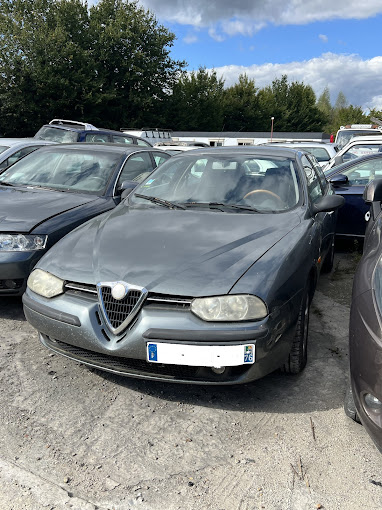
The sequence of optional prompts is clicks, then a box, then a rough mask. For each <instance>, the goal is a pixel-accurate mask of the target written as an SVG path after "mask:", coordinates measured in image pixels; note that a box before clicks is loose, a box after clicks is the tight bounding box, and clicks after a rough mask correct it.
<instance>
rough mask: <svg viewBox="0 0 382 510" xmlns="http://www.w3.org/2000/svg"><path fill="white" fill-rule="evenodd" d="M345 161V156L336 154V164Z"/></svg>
mask: <svg viewBox="0 0 382 510" xmlns="http://www.w3.org/2000/svg"><path fill="white" fill-rule="evenodd" d="M343 162H344V158H343V157H342V156H341V155H339V156H335V158H334V166H337V165H340V164H341V163H343Z"/></svg>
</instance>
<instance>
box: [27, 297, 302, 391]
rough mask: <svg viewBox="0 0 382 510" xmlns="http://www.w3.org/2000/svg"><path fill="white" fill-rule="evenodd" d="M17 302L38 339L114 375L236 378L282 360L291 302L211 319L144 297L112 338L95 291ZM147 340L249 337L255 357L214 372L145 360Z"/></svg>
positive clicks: (210, 380)
mask: <svg viewBox="0 0 382 510" xmlns="http://www.w3.org/2000/svg"><path fill="white" fill-rule="evenodd" d="M23 303H24V312H25V315H26V318H27V320H28V321H29V322H30V324H31V325H32V326H34V327H35V328H36V329H37V331H38V332H39V336H40V340H41V342H42V343H43V344H44V345H45V346H46V347H48V348H50V349H51V350H53V351H55V352H57V353H58V354H61V355H63V356H66V357H68V358H71V359H73V360H76V361H79V362H81V363H84V364H86V365H89V366H92V367H95V368H99V369H102V370H106V371H109V372H113V373H116V374H119V375H126V376H131V377H137V378H144V379H153V380H162V381H171V382H182V383H199V384H238V383H246V382H249V381H252V380H255V379H259V378H261V377H263V376H265V375H267V374H268V373H270V372H272V371H274V370H276V369H277V368H279V367H280V366H281V365H282V364H283V363H284V362H285V361H286V359H287V357H288V354H289V352H290V348H291V344H292V340H293V336H294V330H295V327H294V326H295V321H294V322H291V319H290V318H291V312H290V305H286V306H285V307H280V308H278V310H277V317H272V316H269V317H267V319H265V320H262V321H258V322H246V323H221V324H216V323H208V322H204V321H202V320H200V319H198V318H197V317H196V316H195V315H194V314H192V313H191V312H190V310H189V309H184V307H183V308H182V307H176V306H160V305H155V304H154V305H152V304H150V305H147V304H146V305H145V306H143V308H142V309H141V311H140V312H139V314H138V315H137V318H136V319H135V322H133V323H132V324H131V325H130V327H129V329H127V331H124V332H123V333H122V334H121V335H120V336H119V337H115V336H113V335H112V334H111V333H110V331H109V330H108V329H107V327H106V326H105V324H104V322H103V318H102V315H101V313H100V311H99V306H98V299H97V296H96V295H90V294H89V295H86V296H85V295H84V293H81V292H75V291H73V292H66V293H65V294H63V295H61V296H57V297H55V298H53V299H45V298H43V297H41V296H38V295H36V294H35V293H33V292H31V291H30V290H29V289H27V291H26V293H25V294H24V296H23ZM284 308H285V309H284ZM296 320H297V317H296ZM152 342H154V343H155V342H158V343H162V344H171V345H174V344H175V345H181V346H185V345H187V346H188V345H190V346H210V347H215V346H216V347H217V346H223V347H224V346H235V345H237V346H246V345H248V344H251V345H254V347H255V362H254V363H253V364H241V365H237V366H231V367H226V368H225V370H224V372H223V373H220V374H219V373H215V372H214V371H213V370H212V368H211V367H206V366H189V365H180V364H169V363H166V364H163V363H152V362H150V361H148V354H147V352H148V348H147V346H148V343H152ZM243 350H244V348H243ZM201 364H202V363H201Z"/></svg>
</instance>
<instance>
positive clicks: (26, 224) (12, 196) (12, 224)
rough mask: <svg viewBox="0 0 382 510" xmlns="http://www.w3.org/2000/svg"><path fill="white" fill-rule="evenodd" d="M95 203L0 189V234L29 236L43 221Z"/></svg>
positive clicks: (48, 193) (53, 194)
mask: <svg viewBox="0 0 382 510" xmlns="http://www.w3.org/2000/svg"><path fill="white" fill-rule="evenodd" d="M96 199H97V197H96V196H94V195H85V194H79V193H78V194H77V193H68V192H61V191H49V190H41V189H31V188H29V189H27V188H11V187H8V186H0V232H20V233H27V232H31V231H32V230H33V228H34V227H36V226H37V225H39V224H40V223H42V222H43V221H45V220H47V219H49V218H52V217H53V216H56V215H57V214H61V213H63V212H65V211H68V210H70V209H73V208H75V207H78V206H80V205H83V204H86V203H88V202H91V201H93V200H96Z"/></svg>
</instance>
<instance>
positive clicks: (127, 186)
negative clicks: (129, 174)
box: [117, 181, 138, 200]
mask: <svg viewBox="0 0 382 510" xmlns="http://www.w3.org/2000/svg"><path fill="white" fill-rule="evenodd" d="M137 186H138V183H137V182H135V181H123V183H122V184H121V185H120V187H119V188H118V190H117V191H118V193H119V194H120V195H121V200H123V199H124V198H126V197H127V196H128V195H130V193H131V192H132V191H133V189H134V188H136V187H137Z"/></svg>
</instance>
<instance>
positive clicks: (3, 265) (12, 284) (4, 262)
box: [0, 250, 46, 297]
mask: <svg viewBox="0 0 382 510" xmlns="http://www.w3.org/2000/svg"><path fill="white" fill-rule="evenodd" d="M45 251H46V250H39V251H25V252H3V253H0V297H1V296H21V295H22V294H23V293H24V291H25V288H26V281H27V279H28V276H29V274H30V272H31V271H32V269H33V267H34V266H35V265H36V263H37V262H38V261H39V260H40V258H41V257H42V256H43V255H44V253H45Z"/></svg>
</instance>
